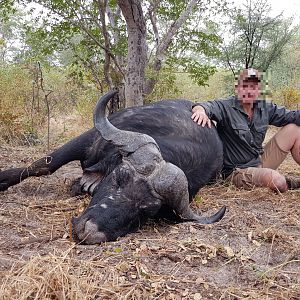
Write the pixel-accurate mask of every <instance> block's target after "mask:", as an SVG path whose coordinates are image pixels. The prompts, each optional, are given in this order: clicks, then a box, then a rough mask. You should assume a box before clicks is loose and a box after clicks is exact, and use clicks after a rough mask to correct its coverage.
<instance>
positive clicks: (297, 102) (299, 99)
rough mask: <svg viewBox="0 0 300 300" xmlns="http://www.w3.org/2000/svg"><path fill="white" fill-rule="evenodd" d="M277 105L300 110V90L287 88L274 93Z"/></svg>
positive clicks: (292, 87)
mask: <svg viewBox="0 0 300 300" xmlns="http://www.w3.org/2000/svg"><path fill="white" fill-rule="evenodd" d="M273 98H274V101H275V102H276V103H279V104H281V105H283V106H285V107H287V108H289V109H300V89H299V88H297V87H294V86H285V87H283V88H281V89H279V90H277V91H276V92H274V93H273Z"/></svg>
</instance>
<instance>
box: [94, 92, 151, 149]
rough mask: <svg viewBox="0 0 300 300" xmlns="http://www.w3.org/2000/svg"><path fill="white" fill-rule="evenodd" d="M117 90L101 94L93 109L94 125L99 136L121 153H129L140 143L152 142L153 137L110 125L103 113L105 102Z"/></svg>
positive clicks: (140, 144)
mask: <svg viewBox="0 0 300 300" xmlns="http://www.w3.org/2000/svg"><path fill="white" fill-rule="evenodd" d="M116 93H117V91H110V92H108V93H107V94H105V95H104V96H102V97H101V98H100V99H99V101H98V103H97V105H96V108H95V111H94V126H95V127H96V128H97V129H98V131H99V132H100V134H101V136H102V137H103V138H104V139H105V140H106V141H109V142H112V143H113V144H114V145H115V146H117V147H118V148H119V150H120V151H121V153H122V152H123V153H131V152H135V151H136V149H138V148H139V147H141V146H142V145H145V144H148V143H154V144H156V142H155V141H154V139H153V138H152V137H150V136H149V135H146V134H142V133H138V132H132V131H127V130H120V129H118V128H116V127H115V126H114V125H112V124H111V123H110V122H109V120H108V119H107V117H106V115H105V108H106V105H107V103H108V102H109V100H110V99H112V98H113V96H114V95H115V94H116Z"/></svg>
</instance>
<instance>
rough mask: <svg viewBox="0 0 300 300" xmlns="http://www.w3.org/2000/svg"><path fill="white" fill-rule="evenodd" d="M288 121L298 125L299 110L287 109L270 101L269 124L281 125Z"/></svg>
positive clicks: (299, 124)
mask: <svg viewBox="0 0 300 300" xmlns="http://www.w3.org/2000/svg"><path fill="white" fill-rule="evenodd" d="M290 123H293V124H296V125H298V126H300V110H288V109H286V108H285V107H284V106H277V105H276V104H274V103H272V105H271V106H270V108H269V124H270V125H274V126H278V127H282V126H285V125H287V124H290Z"/></svg>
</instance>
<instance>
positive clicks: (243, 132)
mask: <svg viewBox="0 0 300 300" xmlns="http://www.w3.org/2000/svg"><path fill="white" fill-rule="evenodd" d="M231 126H232V129H233V132H234V134H235V135H236V136H237V139H242V140H245V141H247V142H248V143H250V142H251V140H252V137H251V132H250V129H249V127H248V126H247V125H245V124H241V123H236V124H232V125H231Z"/></svg>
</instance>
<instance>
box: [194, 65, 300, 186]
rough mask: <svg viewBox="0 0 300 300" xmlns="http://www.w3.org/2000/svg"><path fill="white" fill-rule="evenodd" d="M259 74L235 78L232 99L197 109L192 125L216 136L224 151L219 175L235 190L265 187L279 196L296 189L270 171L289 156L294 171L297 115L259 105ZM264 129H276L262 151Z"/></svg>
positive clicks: (299, 137)
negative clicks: (213, 126) (210, 130)
mask: <svg viewBox="0 0 300 300" xmlns="http://www.w3.org/2000/svg"><path fill="white" fill-rule="evenodd" d="M261 86H262V74H261V73H259V72H258V71H257V70H255V69H246V70H243V71H242V72H241V73H240V76H239V78H238V83H237V84H236V86H235V92H236V96H234V97H230V98H228V99H226V100H214V101H208V102H201V103H197V104H196V105H195V106H193V108H192V111H193V114H192V119H193V120H194V121H195V122H196V123H198V124H199V125H201V126H205V125H208V126H209V127H211V120H213V121H216V122H217V130H218V133H219V135H220V137H221V139H222V142H223V147H224V164H223V170H222V175H223V177H224V178H228V179H229V180H231V181H232V183H233V184H234V185H236V186H237V187H243V188H251V187H253V186H260V187H269V188H271V189H272V190H276V191H280V192H285V191H286V190H288V189H295V188H300V179H291V178H290V179H288V178H285V177H284V176H283V175H282V174H280V173H279V172H278V171H276V169H277V168H278V166H279V165H280V164H281V163H282V162H283V160H284V159H285V158H286V156H287V154H288V153H289V152H290V153H291V154H292V157H293V159H294V160H295V161H296V163H297V164H298V165H300V110H297V111H290V110H287V109H286V108H284V107H280V106H277V105H276V104H274V103H271V102H267V101H264V100H259V96H260V94H261ZM268 125H275V126H278V127H282V128H281V129H280V130H279V131H278V132H277V133H276V134H275V136H274V137H273V138H272V139H271V140H270V141H269V142H268V143H267V144H266V146H265V147H264V148H263V147H262V143H263V140H264V137H265V134H266V131H267V129H268Z"/></svg>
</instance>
